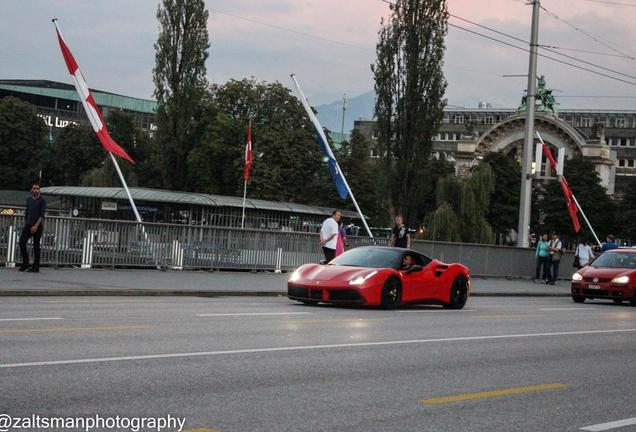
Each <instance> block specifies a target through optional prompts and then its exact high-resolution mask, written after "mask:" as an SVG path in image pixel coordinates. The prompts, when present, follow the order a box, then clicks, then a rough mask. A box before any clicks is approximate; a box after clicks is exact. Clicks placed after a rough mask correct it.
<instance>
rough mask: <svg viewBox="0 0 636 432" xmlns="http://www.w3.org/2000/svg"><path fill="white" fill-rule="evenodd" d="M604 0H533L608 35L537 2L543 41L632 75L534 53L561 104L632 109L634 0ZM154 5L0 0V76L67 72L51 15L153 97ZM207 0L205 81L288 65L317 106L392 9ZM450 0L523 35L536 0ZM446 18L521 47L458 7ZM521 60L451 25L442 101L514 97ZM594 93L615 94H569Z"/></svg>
mask: <svg viewBox="0 0 636 432" xmlns="http://www.w3.org/2000/svg"><path fill="white" fill-rule="evenodd" d="M604 1H606V0H542V1H541V4H542V6H543V7H545V8H546V9H547V10H549V11H550V12H551V13H553V14H556V15H557V16H559V17H560V18H561V19H562V20H565V21H567V22H569V23H571V24H573V25H575V26H576V27H578V28H580V29H581V30H583V31H585V32H588V33H591V34H593V35H594V36H595V37H596V38H597V39H600V40H602V42H603V43H604V45H603V44H599V43H597V42H595V41H594V40H592V39H591V38H589V37H587V36H585V35H584V34H582V33H581V32H577V31H575V30H573V29H572V28H571V27H569V26H567V25H565V24H564V23H563V22H561V21H558V20H556V19H554V18H553V17H552V16H550V15H548V14H546V13H545V12H542V13H541V16H540V39H539V40H540V43H541V44H544V45H550V46H559V47H565V48H575V49H584V50H589V51H596V52H601V53H604V54H613V55H614V56H609V55H600V54H590V53H581V52H575V51H560V52H563V53H566V54H567V55H570V56H573V57H577V58H580V59H583V60H585V61H588V62H590V63H593V64H597V65H601V66H602V67H605V68H608V69H613V70H616V71H619V72H621V73H623V74H625V75H621V76H620V78H621V79H625V80H627V81H631V82H633V83H634V84H628V83H623V82H619V81H615V80H611V79H608V78H605V77H600V76H597V75H593V74H590V73H588V72H584V71H582V70H578V69H573V68H571V67H568V66H565V65H562V64H557V63H554V62H552V61H549V60H547V59H542V58H540V59H539V73H541V74H544V75H545V76H546V80H547V82H548V86H549V87H551V88H554V89H556V90H558V91H557V93H556V94H557V98H558V100H559V102H560V103H561V105H562V106H563V107H568V108H575V107H581V108H604V109H611V108H615V109H630V108H636V98H634V99H627V98H624V97H625V96H632V95H633V96H636V70H635V69H636V60H635V59H626V58H620V57H617V56H618V55H622V54H618V53H617V51H621V52H622V53H625V54H628V55H633V56H634V57H636V27H634V26H633V25H631V24H632V23H633V22H635V21H636V0H620V1H618V0H616V1H615V2H614V3H624V4H628V5H632V6H634V7H630V6H620V5H617V4H610V3H604ZM157 5H158V1H157V0H135V1H130V0H109V1H81V0H56V1H42V0H19V1H18V0H2V7H3V13H2V16H1V17H0V28H2V38H1V40H2V42H0V53H1V54H2V61H1V62H0V79H48V80H54V81H62V82H68V83H70V82H71V80H70V77H69V75H68V73H67V71H66V68H65V66H64V63H63V60H62V57H61V55H60V51H59V46H58V45H57V40H56V39H55V31H54V27H53V24H52V23H51V19H52V18H58V19H59V25H60V27H61V29H62V31H63V33H64V37H65V38H66V41H67V43H68V45H69V46H70V48H71V50H72V52H73V54H74V55H75V57H76V59H77V61H78V63H79V65H80V67H81V69H82V71H83V73H84V76H85V78H86V80H87V82H88V84H89V86H90V87H92V88H97V89H101V90H105V91H110V92H114V93H119V94H124V95H128V96H135V97H141V98H152V93H153V89H154V85H153V82H152V68H153V66H154V47H153V44H154V43H155V41H156V38H157V34H158V31H159V28H158V23H157V20H156V11H157ZM206 6H207V8H208V10H209V12H210V18H209V21H208V31H209V35H210V44H211V48H210V57H209V59H208V61H207V75H208V79H209V80H210V81H211V82H216V83H223V82H225V81H227V80H228V79H230V78H236V79H241V78H249V77H254V78H256V79H257V80H259V81H261V80H262V81H280V82H281V83H283V84H284V85H286V86H289V87H291V86H292V83H291V80H290V78H289V74H290V73H295V74H296V76H297V78H298V80H299V82H300V83H301V85H302V86H303V90H304V91H305V93H306V94H307V96H308V97H309V99H310V102H311V103H312V104H314V105H318V104H323V103H328V102H332V101H334V100H336V99H339V98H341V97H342V94H343V93H347V94H348V95H351V96H355V95H359V94H362V93H365V92H368V91H370V90H372V89H373V75H372V73H371V70H370V64H371V63H373V61H374V60H375V44H376V41H377V31H378V29H379V26H380V20H381V19H382V18H383V17H385V18H386V17H387V16H388V14H389V12H390V11H389V5H388V4H387V3H386V2H384V1H382V0H231V1H230V0H206ZM448 7H449V12H450V13H452V14H454V15H457V16H460V17H462V18H465V19H468V20H471V21H474V22H477V23H479V24H482V25H485V26H488V27H492V28H494V29H496V30H498V31H501V32H504V33H509V34H512V35H514V36H515V37H518V38H519V39H522V40H524V41H527V40H529V38H530V22H531V13H532V8H531V6H529V5H527V4H526V1H524V0H448ZM450 22H451V23H453V24H458V25H461V26H463V27H467V28H470V29H472V30H475V31H479V32H481V33H487V34H489V35H490V36H492V37H496V38H499V39H505V40H507V41H509V42H511V43H513V44H516V45H519V46H525V47H527V45H524V43H523V42H519V41H515V40H511V39H508V38H506V37H504V36H501V35H497V34H493V33H490V32H487V31H486V30H483V29H479V28H477V27H474V26H473V25H471V24H468V23H466V22H462V21H459V20H458V19H457V18H451V19H450ZM606 45H609V46H611V47H612V48H614V49H615V50H617V51H614V50H612V49H611V48H608V47H607V46H606ZM546 54H548V55H551V56H555V55H553V54H552V53H546ZM563 60H565V61H571V60H568V59H565V58H563ZM527 64H528V54H527V53H526V52H524V51H520V50H516V49H513V48H510V47H507V46H504V45H501V44H498V43H495V42H493V41H490V40H487V39H484V38H480V37H478V36H475V35H472V34H470V33H467V32H464V31H462V30H459V29H455V28H450V30H449V34H448V37H447V41H446V57H445V66H444V71H445V75H446V78H447V80H448V89H447V93H446V97H447V99H448V104H449V105H456V106H466V107H476V106H477V104H478V102H480V101H485V102H489V103H491V104H492V105H493V106H495V107H515V106H517V105H518V103H519V101H520V99H521V96H522V92H523V89H524V88H525V87H526V85H527V81H526V78H525V77H512V78H504V77H502V76H501V75H504V74H526V73H527V69H528V67H527ZM584 66H585V65H584ZM585 67H590V68H592V67H591V66H585ZM596 70H598V69H596ZM601 72H603V73H608V74H609V72H607V71H601ZM630 76H631V77H630ZM590 95H593V96H619V97H621V98H613V99H609V98H607V99H605V98H571V97H568V96H590Z"/></svg>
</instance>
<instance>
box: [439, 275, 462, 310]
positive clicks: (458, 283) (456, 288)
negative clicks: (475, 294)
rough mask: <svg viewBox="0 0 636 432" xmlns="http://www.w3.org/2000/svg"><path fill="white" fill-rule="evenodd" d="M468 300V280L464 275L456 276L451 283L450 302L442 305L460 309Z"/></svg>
mask: <svg viewBox="0 0 636 432" xmlns="http://www.w3.org/2000/svg"><path fill="white" fill-rule="evenodd" d="M467 301H468V281H467V280H466V278H465V277H464V276H457V277H456V278H455V280H454V281H453V285H451V290H450V302H449V303H448V304H447V305H444V307H445V308H447V309H461V308H463V307H464V306H465V305H466V302H467Z"/></svg>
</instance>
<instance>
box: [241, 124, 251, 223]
mask: <svg viewBox="0 0 636 432" xmlns="http://www.w3.org/2000/svg"><path fill="white" fill-rule="evenodd" d="M248 146H249V152H250V154H251V151H252V119H250V120H249V123H248V124H247V143H245V157H244V158H243V159H245V160H244V161H243V162H244V163H245V166H244V167H243V170H244V171H243V215H242V217H241V229H243V228H244V227H245V199H246V198H247V178H246V176H245V173H246V172H247V171H245V170H246V169H247V156H248ZM251 164H252V159H251V157H250V168H251Z"/></svg>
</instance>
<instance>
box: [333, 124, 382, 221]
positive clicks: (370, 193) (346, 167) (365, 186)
mask: <svg viewBox="0 0 636 432" xmlns="http://www.w3.org/2000/svg"><path fill="white" fill-rule="evenodd" d="M337 158H338V164H339V165H340V168H341V169H342V172H343V173H344V175H345V178H346V179H347V183H349V187H351V190H352V191H353V193H354V195H355V197H356V200H357V201H358V205H359V206H360V209H361V210H362V211H363V212H364V214H365V215H367V216H368V217H369V218H370V223H371V225H374V226H384V225H386V224H387V223H388V219H389V218H390V215H388V214H387V212H386V207H385V206H384V205H383V203H382V200H381V196H380V194H379V193H378V181H377V176H376V175H375V167H374V164H373V162H372V161H371V149H370V143H369V141H368V140H367V139H366V138H365V137H364V135H362V134H361V133H360V131H358V130H357V129H354V130H353V132H352V133H351V139H350V140H349V141H344V142H343V143H342V144H341V147H340V150H339V151H338V152H337Z"/></svg>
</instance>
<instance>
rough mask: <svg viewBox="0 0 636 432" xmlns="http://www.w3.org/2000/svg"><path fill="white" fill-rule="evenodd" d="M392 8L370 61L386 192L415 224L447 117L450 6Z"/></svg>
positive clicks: (428, 1) (424, 0)
mask: <svg viewBox="0 0 636 432" xmlns="http://www.w3.org/2000/svg"><path fill="white" fill-rule="evenodd" d="M391 10H392V12H391V16H390V18H389V19H388V21H387V22H384V21H383V22H382V26H381V29H380V31H379V34H378V36H379V41H378V44H377V48H376V52H377V60H376V62H375V64H374V65H372V67H371V68H372V71H373V73H374V78H375V91H376V94H377V99H376V104H375V115H376V118H377V128H378V135H379V137H378V144H379V151H380V155H382V158H383V162H384V167H383V169H382V170H381V172H382V173H383V174H384V184H385V187H384V192H385V194H386V196H387V199H388V202H389V205H390V208H391V211H393V212H400V213H402V214H403V215H404V217H405V219H406V220H407V221H408V222H409V223H410V224H413V222H414V221H416V220H418V221H419V220H421V218H422V217H423V214H424V211H423V209H422V202H423V201H426V200H425V199H424V200H423V199H422V198H424V197H423V196H422V195H423V194H422V193H420V192H419V190H420V189H422V188H425V183H426V181H425V180H424V179H423V173H424V175H425V171H424V170H425V169H426V167H427V165H428V164H429V160H430V154H431V149H432V138H433V136H434V134H435V133H436V131H437V129H438V127H439V124H440V122H441V120H442V118H443V108H444V105H445V101H444V100H443V99H442V98H443V96H444V91H445V89H446V80H445V79H444V74H443V71H442V66H443V62H444V50H445V47H444V39H445V37H446V33H447V30H448V24H447V23H448V11H447V5H446V0H396V2H395V4H394V5H393V6H391ZM414 196H417V197H418V199H415V200H413V197H414ZM429 199H432V196H431V197H429Z"/></svg>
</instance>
